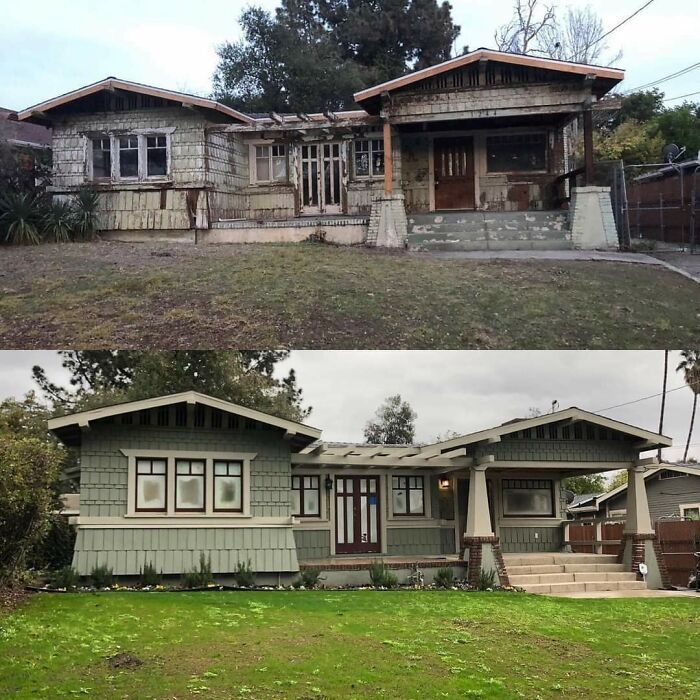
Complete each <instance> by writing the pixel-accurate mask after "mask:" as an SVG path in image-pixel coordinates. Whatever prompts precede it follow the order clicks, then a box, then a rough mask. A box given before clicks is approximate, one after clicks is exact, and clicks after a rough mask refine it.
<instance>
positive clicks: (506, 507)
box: [503, 479, 554, 517]
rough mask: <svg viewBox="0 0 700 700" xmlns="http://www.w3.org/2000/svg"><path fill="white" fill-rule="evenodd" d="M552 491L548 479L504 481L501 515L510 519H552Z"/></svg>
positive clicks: (550, 482)
mask: <svg viewBox="0 0 700 700" xmlns="http://www.w3.org/2000/svg"><path fill="white" fill-rule="evenodd" d="M553 491H554V489H553V484H552V481H551V480H550V479H504V480H503V514H504V515H505V516H511V517H513V516H514V517H532V516H535V517H537V516H539V517H552V516H553V515H554V497H553Z"/></svg>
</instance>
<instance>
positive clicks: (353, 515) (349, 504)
mask: <svg viewBox="0 0 700 700" xmlns="http://www.w3.org/2000/svg"><path fill="white" fill-rule="evenodd" d="M335 529H336V538H335V542H336V546H335V551H336V553H337V554H360V553H362V552H380V551H381V543H380V535H379V532H380V529H379V477H376V476H371V477H358V476H339V477H336V480H335Z"/></svg>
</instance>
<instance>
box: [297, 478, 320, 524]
mask: <svg viewBox="0 0 700 700" xmlns="http://www.w3.org/2000/svg"><path fill="white" fill-rule="evenodd" d="M309 491H315V492H316V498H315V501H316V506H315V508H313V507H312V508H307V500H306V495H307V492H309ZM292 515H294V516H298V517H300V518H304V517H312V516H316V517H318V516H320V515H321V479H320V477H318V476H292Z"/></svg>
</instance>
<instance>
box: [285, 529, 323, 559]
mask: <svg viewBox="0 0 700 700" xmlns="http://www.w3.org/2000/svg"><path fill="white" fill-rule="evenodd" d="M294 541H295V542H296V544H297V557H298V558H299V561H305V560H306V559H325V558H327V557H330V555H331V533H330V530H294Z"/></svg>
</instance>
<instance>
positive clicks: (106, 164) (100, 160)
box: [92, 136, 112, 180]
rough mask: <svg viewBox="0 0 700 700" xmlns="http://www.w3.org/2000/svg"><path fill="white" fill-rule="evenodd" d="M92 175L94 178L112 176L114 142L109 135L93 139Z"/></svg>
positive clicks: (99, 178)
mask: <svg viewBox="0 0 700 700" xmlns="http://www.w3.org/2000/svg"><path fill="white" fill-rule="evenodd" d="M92 177H93V179H94V180H101V179H104V178H109V177H112V144H111V141H110V138H109V136H105V137H104V138H98V139H92Z"/></svg>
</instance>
